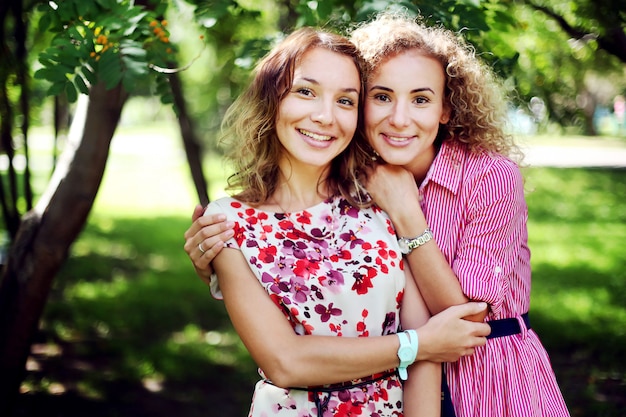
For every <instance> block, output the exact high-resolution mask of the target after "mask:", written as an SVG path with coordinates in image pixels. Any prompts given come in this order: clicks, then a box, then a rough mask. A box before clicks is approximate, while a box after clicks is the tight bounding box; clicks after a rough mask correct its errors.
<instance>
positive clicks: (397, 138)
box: [383, 133, 415, 142]
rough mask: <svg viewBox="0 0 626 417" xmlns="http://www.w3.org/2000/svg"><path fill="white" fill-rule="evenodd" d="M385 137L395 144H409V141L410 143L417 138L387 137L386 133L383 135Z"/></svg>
mask: <svg viewBox="0 0 626 417" xmlns="http://www.w3.org/2000/svg"><path fill="white" fill-rule="evenodd" d="M383 135H384V136H385V137H386V138H387V139H389V140H391V141H393V142H407V141H409V140H411V139H413V138H414V137H415V136H402V137H401V136H391V135H387V134H384V133H383Z"/></svg>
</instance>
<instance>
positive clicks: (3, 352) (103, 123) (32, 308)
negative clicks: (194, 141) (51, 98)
mask: <svg viewBox="0 0 626 417" xmlns="http://www.w3.org/2000/svg"><path fill="white" fill-rule="evenodd" d="M81 98H83V97H81ZM126 98H127V94H126V93H125V92H124V91H123V89H122V87H121V85H120V86H119V87H116V88H114V89H112V90H109V91H106V90H105V88H104V86H103V85H101V84H99V85H95V86H94V87H92V89H91V93H90V96H89V99H88V103H87V104H86V105H85V106H84V107H85V108H86V110H84V111H83V113H84V115H81V114H79V112H80V111H81V109H80V107H79V110H77V115H76V117H75V119H74V122H73V125H72V129H71V130H70V134H69V140H68V144H67V146H66V148H65V150H64V152H63V154H62V155H61V158H60V160H59V163H58V165H57V167H56V169H55V171H54V174H53V177H52V180H51V181H50V183H49V185H48V188H47V189H46V191H45V192H44V195H43V196H42V197H41V199H40V200H39V203H38V204H37V205H36V206H35V208H34V209H33V210H31V211H29V212H28V213H26V214H25V215H24V218H23V219H22V224H21V226H20V229H19V231H18V234H17V237H16V239H15V241H14V242H13V245H12V248H11V252H10V253H9V257H8V262H7V265H6V267H5V269H4V271H3V274H2V281H1V283H0V415H2V416H9V415H11V411H12V410H13V408H14V406H15V402H16V399H17V395H18V393H19V387H20V383H21V381H22V379H23V377H24V375H25V365H26V359H27V358H28V354H29V351H30V345H31V343H32V340H33V336H34V334H35V332H36V330H37V326H38V322H39V319H40V317H41V314H42V312H43V310H44V307H45V304H46V301H47V298H48V293H49V290H50V287H51V285H52V282H53V279H54V276H55V275H56V273H57V272H58V270H59V268H60V267H61V266H62V264H63V262H64V261H65V260H66V258H67V255H68V253H69V248H70V246H71V245H72V243H73V242H74V240H75V239H76V237H77V236H78V235H79V233H80V232H81V230H82V228H83V226H84V224H85V223H86V220H87V217H88V215H89V212H90V211H91V208H92V206H93V202H94V200H95V197H96V193H97V191H98V188H99V187H100V182H101V180H102V176H103V174H104V168H105V166H106V161H107V158H108V154H109V146H110V143H111V139H112V137H113V133H114V132H115V128H116V127H117V124H118V121H119V118H120V114H121V111H122V107H123V106H124V103H125V101H126ZM77 129H78V131H77Z"/></svg>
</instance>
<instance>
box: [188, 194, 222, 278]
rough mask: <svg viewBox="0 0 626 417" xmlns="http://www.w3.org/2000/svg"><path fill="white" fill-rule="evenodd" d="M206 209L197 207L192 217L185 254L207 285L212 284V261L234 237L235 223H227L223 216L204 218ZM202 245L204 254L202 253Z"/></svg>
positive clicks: (216, 215) (215, 215)
mask: <svg viewBox="0 0 626 417" xmlns="http://www.w3.org/2000/svg"><path fill="white" fill-rule="evenodd" d="M202 213H204V208H203V207H202V206H201V205H199V204H198V205H197V206H196V207H195V209H194V211H193V215H192V217H191V221H192V224H191V226H189V229H187V230H186V231H185V235H184V237H185V245H184V246H183V247H184V249H185V252H187V255H188V256H189V259H190V260H191V262H192V264H193V267H194V269H195V270H196V274H197V275H198V276H199V277H200V279H201V280H202V281H204V283H205V284H207V285H208V284H210V282H211V275H212V274H213V268H211V261H212V260H213V258H215V256H216V255H217V254H218V253H219V252H220V251H221V250H222V248H223V247H224V242H226V241H227V240H228V239H230V238H231V237H232V236H233V226H234V223H233V222H226V216H224V215H223V214H209V215H206V216H203V215H202ZM200 244H202V248H203V249H204V250H205V252H204V253H202V252H201V251H200V248H199V245H200Z"/></svg>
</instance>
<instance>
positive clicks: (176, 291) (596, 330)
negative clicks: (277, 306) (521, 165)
mask: <svg viewBox="0 0 626 417" xmlns="http://www.w3.org/2000/svg"><path fill="white" fill-rule="evenodd" d="M126 132H127V133H129V132H130V133H129V136H128V137H125V142H124V143H121V142H119V143H116V142H115V141H116V140H117V139H114V144H113V147H112V156H111V158H110V161H109V165H108V167H107V171H106V174H105V178H104V180H103V184H102V188H101V190H100V192H99V194H98V198H97V200H96V204H95V207H94V210H93V212H92V215H91V216H90V218H89V222H88V224H87V226H86V228H85V230H84V232H83V233H82V234H81V236H80V238H79V239H78V241H77V242H76V243H75V244H74V246H73V248H72V251H71V257H70V259H69V260H68V262H67V264H66V265H65V267H64V268H63V270H62V271H61V273H60V274H59V276H58V277H57V279H56V280H55V285H54V288H53V290H52V293H51V295H50V299H49V303H48V305H47V307H46V311H45V314H44V317H43V320H42V325H41V331H40V332H39V334H38V337H37V341H36V344H35V345H34V346H33V354H32V356H31V358H30V360H29V364H28V367H29V372H28V375H27V378H26V380H25V381H24V384H23V387H22V390H23V394H22V395H21V397H20V410H19V412H18V415H20V416H22V415H28V416H38V415H42V416H43V415H63V416H67V417H74V416H84V415H90V416H91V417H99V416H102V417H105V416H106V417H109V416H111V417H112V416H133V417H140V416H146V417H147V416H151V417H160V416H172V415H176V416H180V417H195V416H203V415H207V414H208V415H223V416H236V415H245V413H246V412H247V409H248V406H249V403H250V395H251V392H252V388H253V384H254V382H255V381H256V380H257V375H256V370H255V366H254V364H253V362H252V361H251V360H250V359H249V357H248V354H247V352H246V350H245V348H244V347H243V346H242V344H241V343H240V341H239V339H238V337H237V336H236V334H235V333H234V332H233V331H232V328H231V327H230V324H229V321H228V317H227V315H226V313H225V311H224V308H223V305H222V303H221V302H218V301H215V300H213V299H212V298H211V296H210V293H209V290H208V288H207V287H206V286H205V285H204V284H203V283H202V282H201V281H200V280H199V279H197V278H196V277H195V276H194V273H193V269H192V267H191V264H190V262H189V261H188V259H187V256H186V254H185V253H184V251H183V250H182V245H183V241H184V240H183V233H184V231H185V229H186V228H187V227H188V225H189V217H190V215H191V211H192V208H193V205H194V204H195V197H194V191H193V188H192V186H191V184H190V180H189V174H188V169H187V166H186V163H185V160H184V155H183V154H182V151H180V146H179V145H178V143H177V140H178V139H177V135H176V134H175V133H173V132H169V131H167V130H163V129H153V130H152V131H148V132H147V133H146V131H145V129H142V130H141V131H137V132H134V131H133V130H132V129H128V130H126ZM129 137H130V138H132V142H128V138H129ZM155 138H161V140H156V139H155ZM164 138H165V139H164ZM146 149H150V152H148V153H146ZM207 161H208V162H207V172H210V173H211V180H212V181H213V182H214V183H216V185H215V186H214V188H212V191H213V192H212V196H213V197H214V198H215V197H216V196H217V195H218V194H219V189H220V188H221V187H222V185H223V183H222V182H221V181H223V176H224V174H223V172H224V169H223V167H222V166H221V164H220V163H219V162H215V161H218V159H217V158H214V157H210V156H209V157H207ZM211 161H212V162H211ZM524 174H525V176H526V188H527V199H528V203H529V209H530V216H529V234H530V238H529V244H530V247H531V250H532V263H533V271H534V276H533V289H532V302H531V317H532V325H533V327H534V329H535V330H536V331H537V332H538V334H539V335H540V337H541V338H542V340H543V341H544V343H545V345H546V347H547V349H548V351H549V353H550V355H551V358H552V361H553V364H554V367H555V371H556V373H557V377H558V379H559V382H560V384H561V386H562V389H563V392H564V395H565V397H566V401H567V403H568V405H569V406H570V409H571V412H572V415H573V416H590V415H593V416H615V417H617V416H623V415H625V412H626V363H624V361H623V360H622V356H623V352H624V348H623V347H624V346H626V304H625V303H624V301H623V300H624V299H626V273H625V272H624V270H625V267H626V260H625V259H626V257H625V256H624V244H623V242H625V241H626V171H624V170H602V169H554V168H526V169H525V170H524Z"/></svg>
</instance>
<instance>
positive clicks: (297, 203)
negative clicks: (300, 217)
mask: <svg viewBox="0 0 626 417" xmlns="http://www.w3.org/2000/svg"><path fill="white" fill-rule="evenodd" d="M329 169H330V166H328V165H327V166H325V167H317V166H308V165H304V164H291V163H281V164H280V177H279V180H278V186H277V187H276V190H275V191H274V194H273V195H272V197H271V199H270V201H271V203H273V204H275V205H277V206H278V208H280V209H281V211H285V212H293V211H300V210H304V209H306V208H309V207H312V206H314V205H316V204H319V203H320V202H321V201H323V200H324V199H326V198H327V197H328V196H329V193H328V190H327V187H326V178H327V176H328V172H329Z"/></svg>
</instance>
